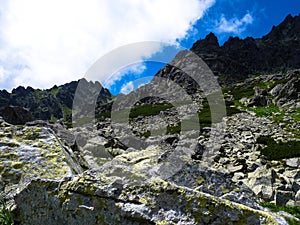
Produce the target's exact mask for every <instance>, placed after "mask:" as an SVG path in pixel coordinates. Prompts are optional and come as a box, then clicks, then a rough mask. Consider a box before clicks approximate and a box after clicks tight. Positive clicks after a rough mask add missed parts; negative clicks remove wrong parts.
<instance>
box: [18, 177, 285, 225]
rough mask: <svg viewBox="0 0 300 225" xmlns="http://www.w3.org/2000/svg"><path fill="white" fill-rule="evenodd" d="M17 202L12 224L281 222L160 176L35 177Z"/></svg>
mask: <svg viewBox="0 0 300 225" xmlns="http://www.w3.org/2000/svg"><path fill="white" fill-rule="evenodd" d="M15 202H16V204H17V208H16V209H15V210H14V215H15V218H16V222H17V223H18V222H21V223H22V224H24V225H26V224H30V225H32V224H44V225H48V224H49V225H50V224H75V225H76V224H87V225H88V224H124V225H125V224H126V225H127V224H249V225H250V224H251V225H252V224H285V223H284V221H283V223H281V222H280V220H279V219H277V218H276V217H275V216H274V215H272V214H270V213H268V212H264V211H260V210H254V209H251V208H249V207H247V206H244V205H241V204H237V203H234V202H230V201H227V200H221V199H218V198H216V197H214V196H212V195H209V194H204V193H202V192H198V191H193V190H192V189H189V188H184V187H180V186H177V185H175V184H172V183H168V182H165V181H163V180H161V179H159V178H152V179H151V180H149V181H148V182H147V183H144V184H142V185H138V186H135V185H133V186H132V185H127V184H126V183H125V184H124V182H123V181H122V180H121V179H118V178H116V177H103V176H102V175H99V174H97V175H95V176H91V175H87V174H84V175H81V176H78V177H74V178H72V179H71V180H65V181H61V182H49V181H42V180H36V181H32V182H31V183H30V184H29V185H28V186H26V188H25V189H24V190H22V191H21V192H20V193H19V194H18V195H16V196H15ZM28 205H30V206H31V207H30V208H28Z"/></svg>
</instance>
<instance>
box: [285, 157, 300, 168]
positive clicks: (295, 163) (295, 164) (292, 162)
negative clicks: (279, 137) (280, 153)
mask: <svg viewBox="0 0 300 225" xmlns="http://www.w3.org/2000/svg"><path fill="white" fill-rule="evenodd" d="M286 165H287V166H289V167H292V168H299V166H300V159H299V158H291V159H287V160H286Z"/></svg>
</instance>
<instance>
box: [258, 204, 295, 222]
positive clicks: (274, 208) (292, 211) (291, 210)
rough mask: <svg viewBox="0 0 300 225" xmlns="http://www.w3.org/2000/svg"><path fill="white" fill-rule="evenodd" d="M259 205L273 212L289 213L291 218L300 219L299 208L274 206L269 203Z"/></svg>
mask: <svg viewBox="0 0 300 225" xmlns="http://www.w3.org/2000/svg"><path fill="white" fill-rule="evenodd" d="M261 205H262V206H263V207H265V208H269V209H270V210H271V211H273V212H279V211H284V212H287V213H290V214H292V215H293V216H295V217H297V218H298V219H300V206H295V207H289V206H277V205H276V204H274V203H271V202H264V203H261ZM289 222H291V223H289V224H298V223H295V222H294V221H289Z"/></svg>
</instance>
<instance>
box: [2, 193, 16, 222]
mask: <svg viewBox="0 0 300 225" xmlns="http://www.w3.org/2000/svg"><path fill="white" fill-rule="evenodd" d="M0 224H1V225H13V224H14V220H13V217H12V214H11V211H10V209H8V207H7V205H6V203H5V201H4V200H3V199H2V198H0Z"/></svg>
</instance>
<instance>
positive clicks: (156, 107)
mask: <svg viewBox="0 0 300 225" xmlns="http://www.w3.org/2000/svg"><path fill="white" fill-rule="evenodd" d="M172 107H173V105H172V104H171V103H156V104H146V105H141V106H136V107H134V108H132V109H131V111H130V114H129V118H132V119H133V118H136V117H138V116H155V115H158V114H159V113H160V112H161V111H164V110H167V109H170V108H172Z"/></svg>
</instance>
